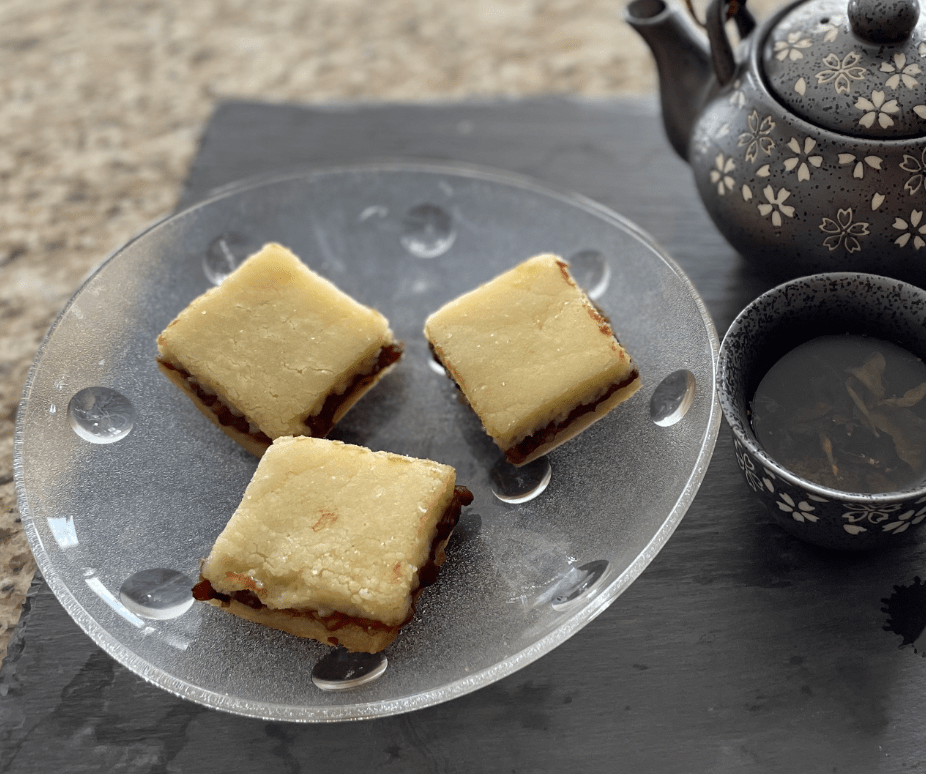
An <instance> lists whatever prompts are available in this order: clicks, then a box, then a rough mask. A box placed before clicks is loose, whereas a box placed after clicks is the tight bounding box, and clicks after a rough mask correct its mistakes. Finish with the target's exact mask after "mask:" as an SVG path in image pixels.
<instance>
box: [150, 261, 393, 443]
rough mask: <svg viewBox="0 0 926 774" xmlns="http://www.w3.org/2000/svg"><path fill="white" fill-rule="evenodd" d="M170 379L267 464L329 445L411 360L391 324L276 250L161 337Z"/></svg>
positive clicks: (161, 357)
mask: <svg viewBox="0 0 926 774" xmlns="http://www.w3.org/2000/svg"><path fill="white" fill-rule="evenodd" d="M157 345H158V357H157V362H158V366H159V367H160V369H161V371H162V372H163V373H164V375H165V376H167V378H168V379H170V380H171V381H172V382H173V383H174V384H175V385H177V386H178V387H179V388H180V389H181V390H183V392H184V393H186V394H187V395H188V396H189V397H190V399H191V400H192V401H193V403H195V404H196V406H197V408H199V409H200V411H202V412H203V413H204V414H205V415H206V416H207V417H209V419H210V420H212V421H213V422H214V423H215V424H216V425H218V426H219V427H220V428H221V429H222V430H223V431H224V432H225V433H226V434H228V435H229V436H231V437H232V438H234V439H235V440H236V441H238V442H239V443H241V444H242V445H243V446H244V447H245V448H246V449H248V450H249V451H251V452H252V453H254V454H256V455H258V456H260V455H261V454H263V452H264V450H265V449H266V448H267V446H268V445H269V444H270V443H271V441H272V440H273V439H274V438H279V437H281V436H284V435H310V436H315V437H324V436H325V435H327V434H328V432H329V431H330V430H331V428H332V427H333V426H334V425H335V423H337V422H338V421H339V420H340V419H341V417H342V416H343V415H344V414H345V413H346V412H347V410H348V409H349V408H350V407H351V406H353V405H354V404H355V403H356V402H357V400H359V399H360V397H361V396H362V395H363V394H364V393H366V392H367V390H369V389H370V388H371V387H372V386H373V385H374V384H375V383H376V382H377V381H379V379H381V378H382V377H383V376H384V375H385V374H386V373H387V372H388V370H389V369H390V368H391V367H392V366H393V365H394V364H395V363H396V362H397V361H398V360H399V358H400V357H401V356H402V344H401V342H398V341H396V339H395V337H394V336H393V333H392V331H391V330H390V329H389V322H388V320H387V319H386V318H385V317H384V316H383V315H382V314H380V313H379V312H378V311H376V310H375V309H371V308H370V307H367V306H364V305H363V304H361V303H359V302H358V301H356V300H354V299H353V298H351V297H350V296H349V295H347V294H346V293H344V292H343V291H341V290H339V289H338V288H337V287H335V285H333V284H332V283H331V282H329V281H328V280H327V279H324V278H323V277H321V276H319V275H318V274H316V273H315V272H313V271H312V270H311V269H309V268H308V267H307V266H306V265H305V264H303V263H302V262H301V261H300V260H299V259H298V258H297V257H296V256H295V255H294V254H293V253H291V252H290V251H289V250H287V249H286V248H285V247H281V246H280V245H277V244H268V245H266V246H265V247H264V248H263V249H261V250H260V251H259V252H257V253H255V254H254V255H252V256H251V257H250V258H248V259H247V260H246V261H244V262H243V263H242V264H241V265H240V266H239V267H238V268H237V269H236V270H235V271H234V272H232V273H231V274H230V275H229V276H228V277H226V278H225V280H224V281H223V282H222V284H221V285H219V286H218V287H215V288H212V289H210V290H208V291H207V292H206V293H204V294H203V295H201V296H199V297H198V298H196V299H194V300H193V301H192V303H190V305H189V306H187V307H186V309H184V310H183V311H182V312H180V314H179V315H177V317H176V319H174V320H173V322H171V323H170V324H169V325H168V326H167V328H166V329H165V330H164V331H163V332H162V333H161V334H160V336H158V339H157Z"/></svg>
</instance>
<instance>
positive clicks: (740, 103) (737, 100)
mask: <svg viewBox="0 0 926 774" xmlns="http://www.w3.org/2000/svg"><path fill="white" fill-rule="evenodd" d="M730 104H731V105H733V107H738V108H741V107H744V106H745V105H746V95H745V94H744V93H743V88H742V81H741V80H740V79H739V78H737V79H736V80H735V81H733V91H731V92H730Z"/></svg>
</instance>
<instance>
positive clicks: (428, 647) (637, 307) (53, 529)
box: [14, 163, 720, 721]
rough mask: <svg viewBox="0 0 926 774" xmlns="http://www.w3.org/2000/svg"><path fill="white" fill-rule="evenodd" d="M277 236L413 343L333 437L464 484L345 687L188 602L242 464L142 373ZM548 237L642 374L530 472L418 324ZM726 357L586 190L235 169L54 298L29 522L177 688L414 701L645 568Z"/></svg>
mask: <svg viewBox="0 0 926 774" xmlns="http://www.w3.org/2000/svg"><path fill="white" fill-rule="evenodd" d="M268 241H277V242H280V243H282V244H285V245H287V246H289V247H290V248H292V249H293V250H294V251H295V252H296V253H297V254H298V255H299V256H300V257H301V258H302V260H303V261H305V263H306V264H308V265H309V266H311V267H312V268H313V269H315V270H316V271H318V272H319V273H320V274H322V275H324V276H326V277H328V278H329V279H331V280H332V281H333V282H334V283H335V284H337V285H338V286H339V287H341V288H342V289H343V290H345V291H346V292H347V293H349V294H351V295H352V296H354V297H355V298H357V299H358V300H360V301H361V302H363V303H365V304H369V305H371V306H374V307H376V308H378V309H379V310H380V311H382V312H383V313H384V314H385V315H386V316H387V317H388V318H389V319H390V322H391V324H392V327H393V330H394V331H395V332H396V334H397V335H398V337H399V338H401V339H402V340H404V342H405V345H406V354H405V357H404V359H403V360H402V362H401V363H400V365H399V367H398V368H396V369H395V371H393V372H392V373H391V374H390V375H389V376H387V377H386V378H385V379H384V380H383V381H382V382H381V383H380V384H379V385H378V386H377V387H376V389H375V390H373V391H371V392H370V393H369V394H368V395H367V396H366V397H365V398H364V399H363V400H362V401H361V402H360V403H358V404H357V406H356V407H355V408H354V409H352V411H351V412H350V413H349V414H348V415H347V416H346V417H345V418H344V420H343V421H342V422H341V424H340V425H339V426H338V427H337V428H336V429H335V431H334V432H333V433H332V435H331V437H333V438H338V439H341V440H344V441H347V442H351V443H359V444H363V445H366V446H369V447H371V448H373V449H387V450H390V451H394V452H398V453H402V454H409V455H413V456H417V457H427V458H432V459H435V460H439V461H441V462H444V463H448V464H450V465H453V466H454V467H456V469H457V472H458V480H459V482H460V483H462V484H465V485H466V486H467V487H469V488H470V489H471V490H472V491H473V493H474V494H475V498H476V499H475V503H474V504H473V505H472V506H471V507H470V508H468V509H466V512H465V515H464V517H463V518H462V520H461V522H460V525H459V527H458V529H457V532H456V533H455V534H454V537H453V538H452V540H451V543H450V545H449V547H448V556H449V559H448V562H447V563H446V564H445V565H444V567H443V569H442V572H441V575H440V577H439V579H438V582H437V583H436V584H435V585H434V586H433V587H431V588H430V589H428V591H427V592H426V593H425V594H424V595H423V596H422V597H421V600H420V601H419V605H418V611H417V614H416V616H415V619H414V620H413V622H412V623H411V624H409V625H408V626H407V627H405V629H403V630H402V632H401V634H400V636H399V638H398V639H397V640H396V642H395V643H393V645H392V646H390V647H389V648H388V650H387V651H386V655H387V657H388V668H387V669H386V670H385V672H383V673H382V675H381V676H379V677H378V678H377V679H375V680H372V681H368V682H366V683H363V681H357V682H360V683H362V684H360V685H358V686H357V687H353V688H350V689H347V690H339V691H331V690H322V689H320V688H319V687H318V685H317V684H316V683H315V682H314V681H313V679H312V671H313V667H314V666H315V665H316V663H317V662H318V661H319V660H320V659H321V658H323V657H324V656H325V655H326V654H327V653H328V652H329V650H330V649H329V648H326V647H324V646H322V645H320V644H318V643H315V642H311V641H304V640H300V639H298V638H295V637H291V636H289V635H286V634H282V633H279V632H276V631H272V630H269V629H265V628H263V627H259V626H256V625H253V624H250V623H248V622H246V621H242V620H239V619H237V618H235V617H233V616H230V615H227V614H224V613H222V612H221V611H219V610H217V609H215V608H213V607H210V606H207V605H202V604H198V603H197V604H190V602H189V598H188V597H187V596H186V590H187V589H188V588H189V587H190V586H192V584H193V582H194V581H195V580H196V578H197V576H198V568H199V563H200V561H201V559H202V558H203V557H204V556H205V555H206V554H207V552H208V551H209V548H210V546H211V544H212V542H213V540H214V539H215V537H216V535H217V534H218V533H219V532H220V531H221V529H222V528H223V526H224V524H225V522H226V520H227V519H228V518H229V516H230V515H231V514H232V512H233V511H234V509H235V507H236V506H237V504H238V501H239V499H240V497H241V494H242V492H243V491H244V488H245V486H246V485H247V483H248V481H249V479H250V477H251V474H252V473H253V471H254V469H255V466H256V461H255V459H254V458H252V457H251V456H250V455H249V454H248V453H247V452H245V451H243V450H242V449H241V448H239V447H238V446H237V444H235V443H234V442H233V441H231V440H229V439H228V438H226V437H225V436H224V435H223V434H222V433H221V432H220V431H219V430H218V429H217V428H215V427H214V426H213V425H212V424H210V422H209V421H208V420H207V419H206V418H205V417H203V416H202V415H201V414H200V413H199V412H198V411H197V410H196V408H194V406H193V405H192V403H191V402H190V401H189V400H188V399H187V398H186V397H185V396H184V395H182V394H181V393H180V391H179V390H177V389H176V388H175V387H174V386H173V385H172V384H170V383H169V382H168V381H167V379H165V378H164V377H163V376H162V375H161V374H160V373H159V372H158V369H157V367H156V366H155V362H154V356H155V353H156V347H155V338H156V336H157V335H158V333H159V332H160V331H161V330H162V329H163V328H164V327H165V326H166V325H167V323H169V322H170V321H171V319H173V317H174V316H175V315H176V314H177V313H178V312H179V311H180V310H181V309H182V308H183V307H184V306H186V305H187V304H188V303H189V302H190V301H191V300H192V299H193V298H194V297H195V296H197V295H199V294H201V293H203V292H204V291H205V290H207V289H208V288H209V287H211V286H212V285H213V284H214V283H215V282H218V281H221V278H222V276H223V275H224V274H226V273H227V272H228V271H229V270H230V269H231V268H232V267H233V266H234V265H235V264H236V263H237V262H240V260H241V259H243V258H244V257H246V256H247V255H248V254H250V253H251V252H253V251H254V250H256V249H258V248H259V247H260V246H261V245H263V244H264V243H265V242H268ZM541 252H554V253H558V254H559V255H562V256H563V257H565V258H567V259H571V260H572V261H573V265H574V271H575V274H576V275H577V279H578V280H579V281H580V282H581V283H582V284H583V285H584V286H585V287H586V289H587V290H589V292H590V293H591V295H592V296H593V297H594V298H595V299H596V300H597V303H598V304H599V305H600V306H601V308H602V309H603V310H604V312H605V313H606V314H608V315H609V316H610V317H611V320H612V322H613V325H614V328H615V330H616V331H617V333H618V336H619V338H620V339H621V342H622V343H623V344H624V346H625V347H626V348H627V349H628V350H629V351H630V352H631V353H632V355H633V357H634V359H635V361H636V362H637V364H638V366H639V369H640V371H641V374H642V378H643V388H642V389H641V390H640V392H638V393H637V394H636V395H635V396H634V397H633V398H632V399H631V400H629V401H628V402H627V403H625V404H624V405H622V406H621V407H619V408H618V409H617V410H616V411H614V412H612V413H611V414H610V415H608V416H607V417H606V418H605V419H604V420H602V421H600V422H598V423H597V424H595V425H593V426H592V427H591V428H590V429H588V430H587V431H586V432H584V433H583V434H582V435H580V436H579V437H577V438H575V439H574V440H572V441H570V442H569V443H567V444H566V445H564V446H562V447H560V448H559V449H557V450H555V451H553V452H552V453H551V454H550V455H549V458H548V461H549V464H550V468H549V472H550V476H549V482H548V484H547V485H546V487H545V488H543V483H542V481H543V479H544V478H545V475H544V474H545V472H546V471H545V470H544V469H541V470H540V471H539V472H538V473H537V475H538V477H539V480H540V490H542V491H539V490H532V489H531V487H532V486H533V485H534V484H533V483H531V482H530V481H527V480H526V477H524V476H521V477H517V476H515V477H512V476H511V475H510V474H511V472H512V471H511V470H510V469H506V468H505V466H504V465H503V466H502V467H501V468H498V467H497V464H498V462H499V459H500V455H499V453H498V451H497V449H496V448H495V446H494V444H493V443H492V442H491V441H490V440H489V439H488V437H487V436H486V435H485V433H484V432H483V430H482V429H481V425H480V424H479V422H478V420H477V419H476V418H475V416H474V415H473V414H472V413H471V412H470V410H469V409H468V408H467V407H466V406H465V405H464V404H462V403H461V402H460V401H459V400H458V398H457V395H456V391H455V388H454V386H453V385H452V383H451V382H450V381H449V380H447V379H446V378H445V377H444V376H443V375H442V374H441V373H438V371H437V370H436V369H435V368H434V366H433V364H432V362H431V358H430V356H429V351H428V346H427V343H426V342H425V340H424V337H423V336H422V334H421V329H422V326H423V323H424V319H425V317H426V316H427V315H428V314H429V313H430V312H431V311H433V310H435V309H437V308H438V307H439V306H440V305H442V304H443V303H444V302H446V301H448V300H449V299H451V298H453V297H455V296H457V295H459V294H460V293H462V292H465V291H467V290H470V289H472V288H474V287H475V286H476V285H478V284H479V283H481V282H484V281H486V280H489V279H491V278H492V277H494V276H496V275H497V274H499V273H501V272H502V271H503V270H506V269H507V268H509V267H511V266H513V265H514V264H516V263H518V262H520V261H522V260H524V259H526V258H528V257H530V256H532V255H535V254H537V253H541ZM717 352H718V340H717V336H716V333H715V331H714V327H713V324H712V322H711V320H710V317H709V315H708V314H707V312H706V310H705V307H704V305H703V303H702V301H701V300H700V298H699V297H698V295H697V292H696V291H695V289H694V288H693V287H692V285H691V283H690V281H689V280H688V279H687V277H686V276H685V275H684V273H683V272H682V271H681V270H680V269H679V268H678V266H676V264H675V263H674V262H673V261H672V260H671V259H670V258H669V257H668V256H666V255H665V254H664V253H663V252H661V251H660V249H659V248H658V247H657V246H656V245H655V244H654V243H653V241H652V240H651V239H650V238H649V237H648V236H647V235H646V234H644V233H643V232H642V231H641V230H640V229H639V228H637V227H636V226H634V225H633V224H631V223H629V222H628V221H626V220H624V219H622V218H621V217H619V216H618V215H615V214H614V213H612V212H610V211H608V210H606V209H605V208H603V207H601V206H600V205H597V204H595V203H594V202H591V201H589V200H587V199H584V198H582V197H580V196H576V195H572V194H563V193H558V192H554V191H550V190H547V189H546V188H544V187H542V186H539V185H537V184H536V183H533V182H531V181H529V180H525V179H522V178H518V177H514V176H512V175H508V174H501V173H496V172H491V171H487V170H477V169H471V168H464V167H458V166H440V165H429V164H415V163H395V164H378V165H364V166H357V167H346V168H345V167H342V168H337V169H330V170H320V171H311V172H302V173H298V174H293V175H290V176H286V177H278V178H274V179H269V180H262V181H256V182H251V183H246V184H242V185H240V186H237V187H235V188H232V189H228V190H225V191H224V192H222V193H219V194H217V195H215V196H214V197H213V198H211V199H209V200H208V201H205V202H203V203H201V204H199V205H197V206H195V207H192V208H191V209H189V210H186V211H185V212H182V213H179V214H177V215H174V216H172V217H169V218H167V219H165V220H163V221H161V222H159V223H157V224H156V225H154V226H152V227H151V228H150V229H148V230H147V231H145V232H144V233H142V234H141V235H140V236H138V237H137V238H135V239H134V240H132V241H131V242H129V243H128V244H127V245H126V246H124V247H123V248H121V249H120V250H118V251H117V252H116V253H115V254H113V255H112V256H111V257H110V258H109V259H108V260H107V261H105V262H104V263H103V264H102V265H101V266H100V267H99V268H98V269H97V270H96V271H95V272H94V273H93V274H92V275H91V276H90V277H89V279H88V280H87V281H86V282H85V283H84V285H83V286H82V287H81V288H80V289H79V290H78V291H77V293H76V294H75V295H74V297H73V298H72V299H71V301H70V302H69V303H68V305H67V306H66V307H65V308H64V310H63V311H62V313H61V315H60V316H59V318H58V320H57V321H56V322H55V324H54V325H53V327H52V328H51V330H50V331H49V333H48V336H47V337H46V339H45V342H44V343H43V345H42V348H41V350H40V351H39V353H38V356H37V358H36V362H35V364H34V366H33V369H32V372H31V374H30V376H29V380H28V383H27V385H26V389H25V393H24V397H23V401H22V404H21V406H20V412H19V418H18V424H17V431H16V439H15V451H14V454H15V460H14V462H15V473H16V484H17V491H18V494H19V501H20V508H21V512H22V518H23V524H24V526H25V529H26V533H27V535H28V537H29V540H30V543H31V546H32V549H33V551H34V553H35V557H36V560H37V562H38V565H39V567H40V569H41V571H42V573H43V575H44V576H45V579H46V581H47V582H48V585H49V586H50V587H51V589H52V590H53V592H54V593H55V594H56V595H57V597H58V599H59V600H60V601H61V604H62V605H63V606H64V607H65V609H66V610H67V611H68V612H69V613H70V615H71V616H72V617H73V618H74V620H75V621H76V622H77V623H78V624H79V625H80V626H81V627H82V628H83V629H84V630H85V631H86V632H87V634H89V635H90V637H92V638H93V640H94V641H95V642H96V643H97V644H99V646H100V647H101V648H103V649H104V650H105V651H106V652H107V653H109V654H110V655H111V656H112V657H113V658H115V659H116V660H117V661H119V662H121V663H122V664H124V665H125V666H127V667H128V668H129V669H131V670H133V671H134V672H136V673H138V674H139V675H141V676H142V677H144V678H145V679H146V680H149V681H151V682H153V683H155V684H156V685H159V686H161V687H162V688H164V689H166V690H168V691H171V692H173V693H175V694H177V695H179V696H182V697H184V698H187V699H190V700H193V701H196V702H200V703H202V704H205V705H207V706H211V707H215V708H218V709H222V710H226V711H230V712H235V713H239V714H242V715H250V716H256V717H262V718H267V719H276V720H294V721H330V720H342V719H352V718H364V717H374V716H382V715H389V714H394V713H398V712H404V711H408V710H413V709H417V708H420V707H425V706H428V705H432V704H436V703H438V702H441V701H445V700H448V699H451V698H453V697H456V696H460V695H462V694H465V693H467V692H469V691H473V690H475V689H477V688H479V687H481V686H485V685H487V684H489V683H492V682H494V681H495V680H498V679H499V678H501V677H504V676H505V675H508V674H510V673H512V672H513V671H515V670H517V669H519V668H521V667H523V666H525V665H526V664H528V663H530V662H531V661H533V660H534V659H537V658H539V657H540V656H542V655H543V654H544V653H546V652H548V651H549V650H551V649H552V648H554V647H556V646H557V645H558V644H560V643H561V642H563V641H564V640H565V639H567V638H568V637H570V636H571V635H573V634H574V633H576V632H577V631H578V630H579V629H580V628H581V627H583V626H584V625H585V624H587V623H588V622H589V621H591V620H592V619H593V618H594V617H595V616H596V615H598V614H599V613H600V612H601V611H602V610H604V609H605V608H606V607H607V605H608V604H610V603H611V602H612V601H613V600H614V599H615V598H616V597H617V596H618V595H619V594H620V593H621V592H623V591H624V590H625V589H626V588H627V587H628V586H629V585H630V583H631V582H632V581H633V580H634V579H635V578H636V577H637V576H638V575H639V574H640V573H641V572H642V571H643V569H644V568H645V567H646V566H647V564H648V563H649V562H650V561H651V560H652V559H653V557H654V556H655V555H656V554H657V553H658V551H659V550H660V548H661V547H662V546H663V545H664V543H665V542H666V540H667V539H668V538H669V536H670V535H671V534H672V532H673V530H674V529H675V528H676V526H677V525H678V523H679V521H680V520H681V518H682V517H683V515H684V513H685V511H686V510H687V508H688V506H689V505H690V503H691V500H692V498H693V497H694V495H695V493H696V491H697V489H698V486H699V485H700V483H701V480H702V479H703V477H704V474H705V472H706V469H707V465H708V462H709V458H710V455H711V453H712V451H713V448H714V443H715V440H716V437H717V430H718V427H719V417H720V412H719V409H718V406H717V402H716V399H715V397H714V394H715V393H714V366H715V361H716V358H717ZM660 385H661V386H660ZM657 388H658V389H657ZM541 468H542V466H541ZM493 470H495V473H496V474H498V472H499V471H501V475H502V477H503V481H502V482H501V483H500V482H499V480H498V478H497V477H496V478H493ZM506 475H507V478H505V476H506ZM534 483H536V482H534ZM519 487H525V488H526V489H525V490H524V492H523V493H522V492H521V491H520V490H519ZM512 488H513V489H512ZM496 491H499V493H500V494H502V495H503V496H504V497H505V498H506V499H501V498H500V497H499V496H497V495H496ZM537 491H539V494H538V493H537ZM532 492H533V495H532ZM178 589H179V591H178Z"/></svg>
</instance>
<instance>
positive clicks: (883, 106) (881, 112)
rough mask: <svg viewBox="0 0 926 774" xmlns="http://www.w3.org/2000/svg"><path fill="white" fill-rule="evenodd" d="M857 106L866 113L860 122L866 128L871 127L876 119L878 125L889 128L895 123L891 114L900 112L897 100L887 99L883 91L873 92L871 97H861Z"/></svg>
mask: <svg viewBox="0 0 926 774" xmlns="http://www.w3.org/2000/svg"><path fill="white" fill-rule="evenodd" d="M855 107H857V108H858V109H859V110H864V111H865V115H863V116H862V117H861V118H860V119H859V120H858V122H859V123H860V124H861V125H862V126H864V127H865V128H866V129H870V128H871V127H872V125H873V124H874V122H875V121H877V122H878V126H880V127H881V128H882V129H887V128H888V127H889V126H893V125H894V119H893V118H891V117H890V115H889V114H890V113H899V112H900V107H898V105H897V100H896V99H889V100H886V101H885V97H884V92H883V91H873V92H871V99H868V98H867V97H859V98H858V102H856V103H855Z"/></svg>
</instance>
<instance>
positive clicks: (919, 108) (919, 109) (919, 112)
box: [913, 105, 926, 118]
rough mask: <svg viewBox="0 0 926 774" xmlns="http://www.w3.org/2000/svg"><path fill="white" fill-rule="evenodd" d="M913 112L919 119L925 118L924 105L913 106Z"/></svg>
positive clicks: (925, 110) (925, 107) (925, 109)
mask: <svg viewBox="0 0 926 774" xmlns="http://www.w3.org/2000/svg"><path fill="white" fill-rule="evenodd" d="M913 112H914V113H916V114H917V115H918V116H919V117H920V118H926V105H914V106H913Z"/></svg>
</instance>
